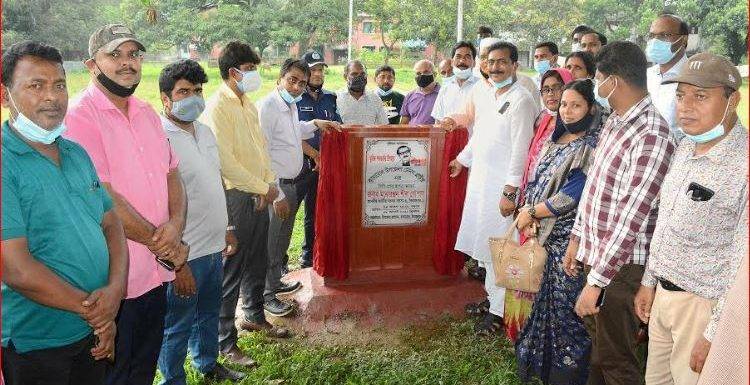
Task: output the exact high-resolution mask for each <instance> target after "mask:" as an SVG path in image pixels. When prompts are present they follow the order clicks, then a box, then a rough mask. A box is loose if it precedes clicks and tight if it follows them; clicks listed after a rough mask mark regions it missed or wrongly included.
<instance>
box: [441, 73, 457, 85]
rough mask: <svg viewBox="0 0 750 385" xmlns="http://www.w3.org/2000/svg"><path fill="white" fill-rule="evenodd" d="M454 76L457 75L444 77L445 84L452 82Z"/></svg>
mask: <svg viewBox="0 0 750 385" xmlns="http://www.w3.org/2000/svg"><path fill="white" fill-rule="evenodd" d="M454 77H455V75H454V76H448V77H445V78H443V85H446V84H447V83H448V82H450V81H451V80H453V78H454Z"/></svg>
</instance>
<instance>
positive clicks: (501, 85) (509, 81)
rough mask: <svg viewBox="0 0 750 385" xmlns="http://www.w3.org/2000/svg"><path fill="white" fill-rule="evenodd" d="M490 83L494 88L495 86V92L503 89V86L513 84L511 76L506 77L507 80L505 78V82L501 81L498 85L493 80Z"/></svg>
mask: <svg viewBox="0 0 750 385" xmlns="http://www.w3.org/2000/svg"><path fill="white" fill-rule="evenodd" d="M490 81H491V82H492V85H494V86H495V89H496V90H499V89H501V88H503V87H505V86H507V85H510V84H512V83H513V76H508V78H507V79H505V80H503V81H501V82H500V83H496V82H495V81H493V80H490Z"/></svg>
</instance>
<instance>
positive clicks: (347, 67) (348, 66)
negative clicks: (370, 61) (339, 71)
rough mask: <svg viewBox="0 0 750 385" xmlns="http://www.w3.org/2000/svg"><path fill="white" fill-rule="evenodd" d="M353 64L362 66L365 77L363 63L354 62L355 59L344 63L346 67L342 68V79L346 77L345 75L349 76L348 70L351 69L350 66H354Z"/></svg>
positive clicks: (359, 61) (365, 69) (365, 68)
mask: <svg viewBox="0 0 750 385" xmlns="http://www.w3.org/2000/svg"><path fill="white" fill-rule="evenodd" d="M355 64H359V65H361V66H362V70H363V71H364V72H365V75H367V67H366V66H365V63H362V61H361V60H356V59H355V60H352V61H350V62H348V63H346V65H345V66H344V77H346V75H349V69H351V68H352V66H353V65H355Z"/></svg>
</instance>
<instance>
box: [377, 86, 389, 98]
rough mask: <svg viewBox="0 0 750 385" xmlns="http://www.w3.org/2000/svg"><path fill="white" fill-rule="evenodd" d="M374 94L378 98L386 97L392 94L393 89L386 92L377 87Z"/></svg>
mask: <svg viewBox="0 0 750 385" xmlns="http://www.w3.org/2000/svg"><path fill="white" fill-rule="evenodd" d="M375 93H377V94H378V96H380V97H386V96H388V95H390V94H392V93H393V88H389V89H387V90H384V89H382V88H380V87H377V88H375Z"/></svg>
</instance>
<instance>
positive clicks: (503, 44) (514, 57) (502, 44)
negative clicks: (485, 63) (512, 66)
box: [487, 41, 518, 63]
mask: <svg viewBox="0 0 750 385" xmlns="http://www.w3.org/2000/svg"><path fill="white" fill-rule="evenodd" d="M498 49H507V50H508V51H509V52H510V60H511V62H513V63H515V62H517V61H518V48H516V46H515V45H513V43H509V42H507V41H499V42H497V43H495V44H492V45H491V46H489V47H487V55H488V56H489V54H490V52H492V51H495V50H498Z"/></svg>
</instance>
